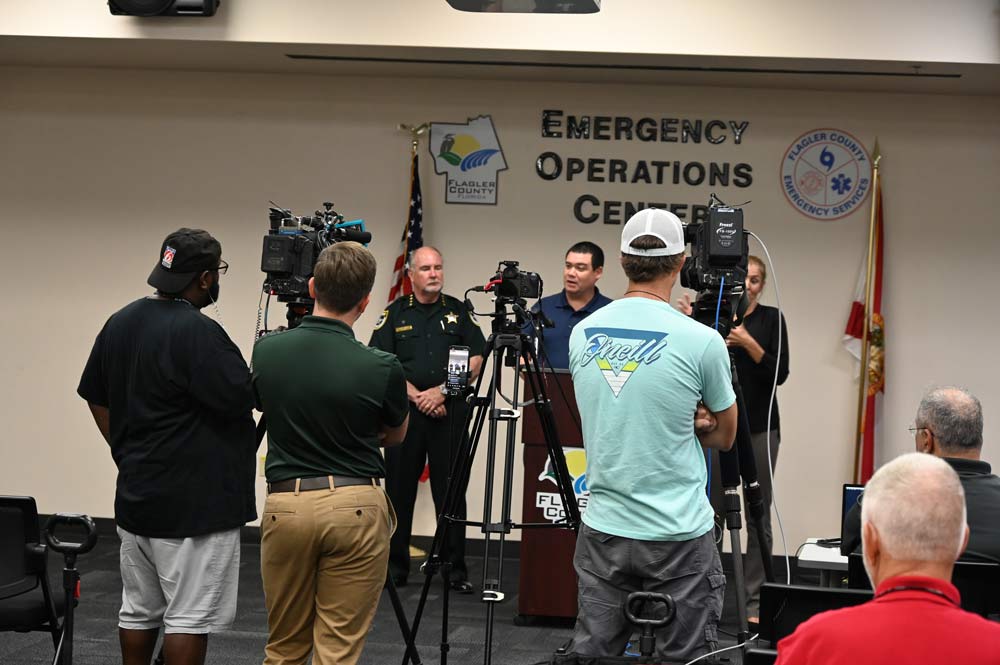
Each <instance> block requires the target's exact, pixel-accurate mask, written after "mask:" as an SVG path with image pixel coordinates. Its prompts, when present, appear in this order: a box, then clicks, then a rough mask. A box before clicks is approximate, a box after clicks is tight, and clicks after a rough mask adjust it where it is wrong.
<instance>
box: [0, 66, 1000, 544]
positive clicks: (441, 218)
mask: <svg viewBox="0 0 1000 665" xmlns="http://www.w3.org/2000/svg"><path fill="white" fill-rule="evenodd" d="M0 89H2V90H4V94H3V95H2V96H0V146H2V149H3V159H2V160H0V202H2V206H3V208H2V213H0V219H2V228H3V232H4V237H5V240H4V243H3V253H2V261H0V279H2V282H3V283H4V284H5V285H6V291H7V302H6V306H5V307H4V308H3V309H2V311H3V330H4V333H3V334H4V342H5V343H4V344H3V348H2V350H0V371H2V373H3V376H4V377H6V381H5V382H4V386H3V388H2V389H0V401H2V403H3V404H4V414H5V418H4V420H5V424H6V426H7V430H8V435H7V436H6V437H4V440H3V443H2V444H0V447H2V453H3V455H2V460H3V462H2V464H0V491H2V492H3V493H10V494H18V493H24V494H33V495H35V496H36V497H37V498H38V501H39V507H40V509H41V510H42V511H46V512H52V511H80V512H86V513H90V514H92V515H95V516H110V515H111V514H112V501H113V493H114V478H115V469H114V466H113V464H112V462H111V459H110V456H109V455H108V451H107V447H106V446H105V444H104V443H103V441H102V440H101V438H100V436H99V435H98V433H97V431H96V429H95V428H94V426H93V423H92V422H91V420H90V416H89V413H88V412H87V409H86V407H85V405H84V404H83V403H82V401H81V400H80V399H79V398H78V397H76V395H75V388H76V383H77V381H78V379H79V374H80V371H81V369H82V366H83V363H84V361H85V359H86V355H87V353H88V351H89V349H90V345H91V343H92V341H93V338H94V336H95V335H96V333H97V331H98V330H99V328H100V326H101V325H102V323H103V322H104V320H105V319H106V318H107V316H108V315H109V314H111V313H112V312H113V311H114V310H116V309H117V308H119V307H121V306H122V305H124V304H125V303H127V302H128V301H129V300H131V299H133V298H136V297H139V296H142V295H144V294H146V293H148V292H149V289H148V287H147V286H146V285H145V277H146V275H147V274H148V271H149V269H150V268H151V266H152V265H153V263H154V260H155V254H156V252H157V251H158V248H159V244H160V241H161V239H162V237H163V236H164V235H165V234H166V233H167V232H169V231H171V230H173V229H174V228H176V227H178V226H181V225H192V226H202V227H205V228H208V229H210V230H211V231H212V232H213V233H215V234H216V235H217V236H218V237H219V238H220V240H221V241H222V243H223V247H224V253H225V257H226V258H227V260H228V261H229V262H230V264H231V265H232V268H231V270H230V273H229V274H228V275H227V276H226V277H225V278H224V283H223V289H222V296H223V297H222V307H223V312H224V323H225V326H226V329H227V330H228V331H229V333H230V335H231V336H232V337H233V338H234V340H235V341H236V342H237V343H238V344H239V345H240V347H241V348H242V349H243V351H244V353H245V354H249V352H250V347H251V343H252V334H253V330H254V324H255V320H256V316H257V310H256V305H257V301H258V293H259V288H260V284H261V279H262V275H261V273H260V272H259V271H258V266H259V257H260V254H259V252H260V243H261V236H262V234H263V233H264V231H265V228H266V213H267V205H268V204H267V201H268V199H274V200H276V201H278V202H280V203H281V204H282V205H285V206H289V207H292V208H293V209H295V210H297V211H302V212H306V211H309V210H312V209H313V208H315V207H316V206H318V205H319V203H320V202H321V201H323V200H326V199H331V198H332V200H334V201H335V202H336V203H337V206H338V208H339V209H340V210H341V211H343V212H344V213H345V214H347V215H349V216H361V217H364V218H365V219H366V220H367V223H368V226H369V228H370V230H371V231H372V232H373V233H374V235H375V238H376V240H375V242H374V243H373V244H372V249H373V251H374V252H375V253H376V256H377V258H378V259H379V265H380V274H379V276H378V278H377V286H376V292H375V294H374V301H375V302H376V303H380V302H383V301H384V299H385V297H386V293H387V291H388V281H389V277H390V270H391V265H392V260H393V258H394V257H395V255H396V253H397V248H398V245H397V241H398V237H399V232H400V230H401V225H402V223H403V220H404V216H405V211H406V191H407V177H408V140H407V137H406V136H403V135H401V134H400V133H398V132H397V131H396V130H395V126H396V124H397V123H399V122H422V121H431V120H434V121H450V122H462V121H464V120H465V118H466V117H468V116H473V115H476V114H479V113H491V114H492V116H493V119H494V122H495V124H496V127H497V130H498V133H499V136H500V141H501V143H502V145H503V148H504V150H505V153H506V159H507V163H508V164H509V166H510V169H509V170H508V171H506V172H503V173H502V174H501V175H500V182H501V184H500V200H499V205H497V206H495V207H492V206H455V205H452V206H448V205H445V204H444V203H443V192H442V189H443V180H442V178H441V177H440V176H436V175H434V174H433V170H432V169H431V168H430V160H429V159H428V158H427V157H428V155H427V154H426V151H424V153H423V154H424V164H423V170H422V176H423V185H424V194H425V219H426V225H427V226H426V240H427V241H428V242H431V243H434V244H436V245H437V246H438V247H440V248H441V249H442V250H443V252H444V255H445V257H446V275H447V276H446V280H447V290H448V291H450V292H451V293H454V294H457V295H460V294H461V292H462V291H463V290H464V289H465V288H467V287H469V286H471V285H473V284H481V283H483V281H484V279H485V278H487V277H488V276H489V275H491V274H492V271H493V269H494V267H495V265H496V261H497V260H499V259H504V258H514V259H518V260H520V261H521V263H522V265H523V266H524V267H525V268H527V269H534V270H538V271H540V272H541V273H542V275H543V277H544V278H545V281H546V285H547V291H548V292H554V291H555V290H557V289H558V288H559V286H558V285H559V282H560V262H561V260H562V253H563V251H564V250H565V248H566V247H567V246H568V245H569V244H571V243H572V242H574V241H576V240H579V239H583V238H589V239H592V240H595V241H597V242H598V243H600V244H601V245H602V246H603V247H604V248H605V250H606V251H607V252H608V253H609V255H611V256H612V257H613V256H614V248H615V247H616V246H617V242H618V234H619V233H620V227H619V226H615V225H604V224H599V223H598V224H593V225H583V224H580V223H579V222H576V221H574V220H573V218H572V215H571V204H572V201H573V199H574V198H575V196H576V195H578V194H579V193H581V192H584V191H591V192H593V193H595V194H596V195H598V196H599V197H601V198H614V199H622V200H664V199H666V200H667V201H673V200H679V201H682V202H694V203H700V202H704V201H705V200H707V197H708V194H709V191H710V190H709V188H707V187H698V188H683V189H671V188H669V187H667V188H656V187H651V186H648V185H621V184H594V185H586V184H577V183H575V182H574V183H567V182H565V181H560V182H554V183H548V182H543V181H542V180H540V179H539V178H538V177H537V176H536V175H535V174H534V171H533V164H534V160H535V158H536V157H537V156H538V154H539V153H540V152H542V151H543V150H548V149H552V150H556V151H558V152H561V153H562V154H563V155H564V156H566V155H579V156H583V157H588V156H615V157H621V158H626V159H630V160H635V159H681V160H689V159H698V160H700V161H711V160H721V161H733V162H736V161H744V162H748V163H751V164H752V165H753V173H754V183H753V186H752V187H750V188H748V189H746V190H737V189H733V188H728V189H727V188H715V189H716V191H718V192H719V193H720V195H721V196H723V198H726V199H728V200H730V201H735V202H739V201H742V200H745V199H751V200H752V203H751V204H749V205H748V206H747V209H746V210H747V213H746V214H747V225H748V227H749V228H750V229H752V230H754V231H755V232H756V233H758V234H759V235H760V236H761V237H763V238H764V239H765V241H766V242H767V243H768V246H769V248H770V251H771V255H772V257H773V258H774V260H775V263H776V266H775V275H776V276H777V280H778V286H779V287H780V289H781V297H782V305H783V306H784V308H785V313H786V317H787V319H788V322H789V331H790V348H791V376H790V378H789V380H788V382H787V383H786V385H785V386H784V387H782V388H781V389H779V400H780V404H781V412H782V425H783V435H784V437H783V438H784V443H783V446H782V450H781V458H780V464H779V468H778V485H777V488H778V498H779V501H780V506H781V508H782V515H783V518H784V523H785V528H786V530H787V533H788V536H789V548H790V550H791V551H794V549H795V547H796V546H797V545H798V544H799V543H800V542H801V541H802V540H803V539H804V538H805V537H806V536H808V535H822V536H831V535H834V534H835V533H836V532H837V529H838V527H839V514H838V510H839V508H838V505H839V498H840V489H839V488H840V484H841V483H843V482H845V481H847V480H849V477H850V475H851V474H850V469H851V463H852V441H853V437H852V434H851V432H852V430H853V427H854V404H855V399H856V388H855V383H854V380H853V378H852V377H853V371H854V366H853V363H852V362H851V361H850V360H849V358H848V356H847V354H846V353H845V352H844V351H843V350H842V349H841V347H840V337H841V333H842V330H843V326H844V322H845V317H846V314H847V308H848V303H849V300H850V299H851V296H852V293H853V289H854V283H855V278H856V274H857V270H858V267H859V262H860V257H861V256H862V255H863V252H864V247H865V243H866V224H867V215H866V214H865V213H864V212H861V213H858V214H855V215H852V216H851V217H848V218H845V219H843V220H840V221H836V222H815V221H811V220H809V219H806V218H804V217H802V216H801V215H799V214H798V213H797V212H796V211H795V210H793V209H792V208H791V207H790V206H789V205H788V203H786V201H785V200H784V197H783V196H782V194H781V191H780V188H779V184H778V178H777V175H778V164H779V161H780V159H781V157H782V154H783V152H784V150H785V149H786V148H787V147H788V145H789V143H790V142H791V141H792V140H793V139H794V138H795V137H796V136H798V135H799V134H800V133H802V132H804V131H806V130H809V129H812V128H814V127H830V126H832V127H840V128H843V129H846V130H848V131H850V132H852V133H854V134H855V135H856V136H858V137H861V138H862V139H864V140H866V141H868V142H871V141H872V140H873V139H874V137H876V136H877V137H878V138H879V140H880V142H881V146H882V150H883V154H884V155H885V157H884V161H883V166H884V178H885V210H886V243H887V244H886V257H885V266H886V290H885V312H886V317H887V321H888V323H887V327H886V330H887V348H888V379H887V393H886V401H885V407H886V408H885V412H884V422H885V435H886V438H885V444H884V447H883V448H882V450H881V451H880V453H879V458H880V459H882V460H884V459H887V458H888V457H891V456H893V455H895V454H897V453H899V452H904V451H907V450H909V449H910V448H911V446H912V441H911V439H910V438H909V437H908V436H907V434H906V432H905V428H906V427H907V425H909V424H910V422H911V421H912V416H913V412H914V410H915V407H916V403H917V401H918V399H919V397H920V394H921V392H922V390H923V389H924V388H925V387H926V386H928V385H930V384H934V383H940V382H947V383H959V384H963V385H966V386H968V387H969V388H971V389H972V390H973V391H974V392H976V393H977V394H978V395H979V396H980V397H981V398H982V401H983V404H984V407H985V409H986V428H987V431H986V441H987V444H986V449H985V453H986V457H987V459H991V458H992V459H993V460H996V461H1000V448H998V444H997V443H996V441H995V439H996V437H997V435H998V433H1000V431H998V430H997V428H996V425H995V417H994V414H996V413H997V410H998V409H1000V389H998V388H997V387H996V384H995V381H994V380H993V379H994V374H995V362H994V361H991V360H990V358H992V357H994V356H995V353H993V352H992V351H991V350H990V346H991V342H992V339H993V337H994V336H995V331H996V329H997V327H998V325H1000V315H998V314H997V313H996V308H995V307H993V306H992V303H991V302H990V299H989V298H988V297H984V296H986V294H989V293H990V288H991V286H992V284H993V283H994V282H995V281H996V279H997V277H998V273H997V270H996V268H995V265H996V263H995V257H996V254H997V252H998V250H1000V241H998V240H997V239H996V234H995V229H994V227H995V223H996V219H997V215H996V201H995V197H994V196H993V195H992V187H993V184H994V183H995V182H996V181H997V179H998V178H1000V162H998V160H997V150H998V148H1000V99H998V98H996V97H975V98H972V97H970V98H949V97H943V96H930V95H927V96H916V95H876V94H850V93H837V94H833V93H821V92H794V91H773V90H769V91H763V90H748V89H718V88H687V89H685V88H668V87H657V86H612V85H602V86H593V85H583V84H574V85H569V84H556V83H544V84H543V83H537V84H520V83H511V82H494V81H487V82H476V81H454V80H449V81H444V80H402V79H362V78H341V79H333V78H310V77H290V76H267V75H225V74H180V73H169V72H137V71H93V70H45V69H0ZM544 108H561V109H564V110H565V111H566V112H570V113H571V112H576V113H592V114H597V113H601V114H609V115H614V114H623V115H631V116H633V117H639V116H643V115H650V116H653V117H660V116H679V117H692V118H709V117H716V116H719V117H722V118H733V119H746V120H748V121H749V122H750V128H749V129H748V130H747V132H746V135H745V137H744V142H743V144H742V145H740V146H734V145H733V144H732V142H730V141H727V142H726V143H725V144H722V145H720V146H709V145H705V144H702V145H700V146H695V145H680V144H676V145H668V144H661V143H648V144H647V143H614V142H601V143H598V142H581V143H570V142H565V141H563V142H559V141H553V140H543V139H542V138H541V136H540V127H539V125H540V123H539V120H540V113H541V110H542V109H544ZM623 286H624V279H623V276H622V274H621V272H620V270H619V269H617V268H616V267H615V266H614V264H613V259H612V264H611V265H609V267H608V270H607V274H606V276H605V278H604V279H603V281H602V282H601V287H602V289H604V290H605V291H606V292H608V293H609V294H611V295H616V294H620V292H621V291H622V287H623ZM772 286H773V285H772ZM773 296H774V290H773V289H771V290H770V291H769V293H768V300H769V301H771V302H773ZM372 309H373V311H371V312H369V313H367V314H366V315H365V316H364V317H363V318H362V319H361V321H360V322H359V323H358V326H357V333H358V336H359V337H360V338H362V339H367V337H368V335H369V333H370V331H371V327H372V326H373V324H374V321H375V319H376V318H377V316H378V311H377V310H378V309H379V308H377V307H375V308H372ZM280 315H281V312H280V310H279V311H278V312H277V316H275V312H273V311H272V324H276V323H277V320H278V319H280ZM303 362H308V359H303ZM518 459H520V456H518ZM482 466H483V460H482V459H480V460H479V463H478V464H477V468H476V470H475V471H474V477H473V481H472V484H471V487H472V488H473V489H472V490H471V491H470V502H469V503H470V513H471V514H472V515H478V514H479V512H480V510H481V508H480V507H481V505H482V504H481V497H480V496H479V495H478V494H477V491H476V489H475V488H477V487H482V484H483V480H482V478H483V470H482ZM260 490H261V487H260V486H259V487H258V500H259V501H262V495H263V492H262V491H260ZM422 491H425V490H422ZM515 496H516V497H519V496H520V474H519V476H518V481H517V487H516V490H515ZM421 501H423V502H424V504H423V505H424V506H428V505H429V501H427V497H426V496H424V497H422V499H421ZM515 504H516V505H518V506H519V504H520V500H519V499H517V500H516V501H515ZM418 521H419V524H418V528H417V532H418V533H429V532H430V530H431V529H432V524H433V522H432V515H431V513H430V510H429V509H427V508H425V509H424V510H423V512H422V513H421V516H420V519H419V520H418Z"/></svg>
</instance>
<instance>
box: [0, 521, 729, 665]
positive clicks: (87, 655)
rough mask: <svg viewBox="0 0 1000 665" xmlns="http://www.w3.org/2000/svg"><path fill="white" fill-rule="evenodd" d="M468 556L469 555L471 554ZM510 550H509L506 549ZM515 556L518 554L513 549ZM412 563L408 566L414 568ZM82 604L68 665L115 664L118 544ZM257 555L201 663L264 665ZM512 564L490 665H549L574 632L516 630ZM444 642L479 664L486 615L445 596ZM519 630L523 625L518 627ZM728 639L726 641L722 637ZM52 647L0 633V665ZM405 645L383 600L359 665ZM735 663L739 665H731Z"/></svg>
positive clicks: (92, 574)
mask: <svg viewBox="0 0 1000 665" xmlns="http://www.w3.org/2000/svg"><path fill="white" fill-rule="evenodd" d="M472 549H474V548H473V547H470V550H472ZM512 549H513V548H512ZM514 551H515V552H516V549H514ZM468 562H469V569H470V579H472V580H477V579H479V576H480V573H479V571H480V570H481V561H480V559H478V558H477V557H475V556H470V557H468ZM416 564H417V562H415V563H414V565H416ZM49 567H50V572H51V579H52V586H53V590H54V591H55V590H59V589H61V587H60V585H61V582H60V579H61V573H60V570H61V568H62V558H61V557H57V556H55V555H51V556H50V559H49ZM78 567H79V569H80V571H81V585H82V597H81V599H80V604H79V607H78V608H77V610H76V614H75V617H76V630H75V640H74V656H75V657H74V663H76V664H77V665H113V664H116V663H120V662H121V656H120V653H119V649H118V636H117V612H118V607H119V604H120V601H121V578H120V576H119V572H118V540H117V538H116V537H115V536H114V535H103V536H102V538H101V540H100V541H99V543H98V545H97V547H96V548H95V549H94V550H93V551H92V552H90V553H89V554H86V555H83V556H82V557H81V558H80V561H79V563H78ZM259 568H260V547H259V546H258V545H257V544H256V543H254V542H252V541H251V542H244V543H243V547H242V555H241V562H240V591H239V601H238V609H237V615H236V621H235V623H234V625H233V627H232V629H231V630H229V631H227V632H225V633H221V634H217V635H213V636H212V637H211V638H210V640H209V646H208V659H207V662H208V663H211V664H218V665H230V664H233V665H235V664H237V663H238V664H240V665H250V664H253V663H260V662H261V661H262V660H263V651H264V643H265V641H266V638H267V617H266V614H265V611H264V601H263V592H262V590H261V582H260V570H259ZM517 575H518V562H517V560H516V559H511V560H508V561H507V562H506V563H505V568H504V591H505V592H506V594H507V599H506V600H505V601H504V602H503V603H500V604H499V605H498V606H497V608H496V618H495V622H494V650H493V662H494V663H495V664H496V665H527V664H529V663H537V662H540V661H543V660H547V659H548V657H549V656H550V655H551V654H552V653H553V651H554V650H555V649H556V648H557V647H559V646H560V645H561V644H563V643H564V642H565V641H566V640H567V639H569V637H570V635H571V634H572V629H571V627H570V626H569V625H567V624H566V623H563V625H559V624H558V623H555V624H553V623H551V622H550V623H548V624H538V625H520V626H519V625H515V621H514V615H515V613H516V611H517ZM422 580H423V576H422V575H420V574H419V573H417V572H416V571H414V572H413V573H412V574H411V576H410V584H409V585H408V586H406V587H405V588H403V589H400V596H401V599H402V602H403V605H404V607H405V608H406V612H407V616H408V617H409V618H410V619H411V620H412V617H413V613H414V611H415V609H416V606H417V600H418V598H419V595H420V591H421V587H420V584H419V583H420V582H422ZM731 587H732V585H731V584H730V585H728V586H727V594H726V607H725V610H724V612H723V623H722V625H721V626H720V629H721V630H722V631H723V634H722V635H721V637H722V639H723V640H724V642H723V645H724V646H728V645H731V644H734V643H735V641H734V639H733V637H732V635H733V634H734V633H735V623H736V619H735V616H736V615H735V602H734V598H733V593H732V589H731ZM440 588H441V587H440V584H439V583H437V582H435V584H434V585H433V587H432V592H431V594H430V596H429V602H428V605H427V610H426V611H425V615H424V618H423V622H422V625H421V628H420V632H419V635H418V640H417V648H418V651H419V654H420V657H421V660H422V662H423V663H426V664H427V665H435V664H437V663H440V651H439V644H440V633H441V605H440V593H441V592H440ZM450 599H451V608H450V609H451V611H450V625H449V632H448V638H449V641H450V643H451V651H450V652H449V655H448V662H449V663H454V664H456V665H465V664H473V663H482V662H483V652H484V642H485V625H486V621H485V618H486V609H485V606H484V605H483V603H481V602H480V601H479V596H478V594H474V595H457V594H451V595H450ZM519 623H523V622H519ZM726 633H728V635H727V634H726ZM52 656H53V648H52V642H51V639H50V637H49V636H48V634H46V633H30V634H19V633H0V664H2V665H21V664H25V665H27V664H33V663H51V661H52ZM402 656H403V639H402V637H401V634H400V630H399V625H398V623H397V622H396V618H395V615H394V613H393V611H392V606H391V604H390V602H389V597H388V595H387V594H386V593H383V594H382V600H381V602H380V604H379V609H378V614H377V615H376V617H375V623H374V625H373V627H372V630H371V633H370V635H369V638H368V642H367V644H366V646H365V651H364V654H363V656H362V658H361V663H362V665H392V664H395V663H400V662H402ZM736 662H738V661H736Z"/></svg>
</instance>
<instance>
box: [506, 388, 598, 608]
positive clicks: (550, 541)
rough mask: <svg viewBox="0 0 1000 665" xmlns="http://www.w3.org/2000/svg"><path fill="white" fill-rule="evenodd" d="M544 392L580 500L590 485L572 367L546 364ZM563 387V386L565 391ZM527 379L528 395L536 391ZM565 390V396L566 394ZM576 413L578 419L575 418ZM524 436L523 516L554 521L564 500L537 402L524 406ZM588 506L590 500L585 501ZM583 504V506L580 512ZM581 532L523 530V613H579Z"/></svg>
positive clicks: (532, 520) (525, 519)
mask: <svg viewBox="0 0 1000 665" xmlns="http://www.w3.org/2000/svg"><path fill="white" fill-rule="evenodd" d="M542 377H543V379H544V380H545V391H546V393H547V394H548V397H549V400H550V401H551V402H552V411H553V414H554V415H555V421H556V429H557V431H558V435H559V439H560V441H559V444H560V445H561V446H562V447H563V452H564V453H565V454H566V465H567V466H568V467H569V471H570V478H571V479H572V482H573V488H574V491H575V492H576V494H577V500H578V501H579V499H580V494H581V493H582V492H584V491H585V490H586V468H587V466H586V456H585V454H584V452H583V434H582V433H581V432H580V428H579V427H578V426H577V424H576V423H577V422H579V420H580V416H579V414H578V413H577V408H576V396H575V394H574V392H573V381H572V380H571V378H570V375H569V370H564V369H546V370H545V371H544V372H543V374H542ZM560 388H561V390H560ZM530 392H531V391H530V390H529V389H528V387H527V384H526V383H525V395H524V400H525V401H527V400H530V399H531V398H532V395H530V394H529V393H530ZM564 395H565V398H564V397H563V396H564ZM574 418H575V420H574ZM521 441H522V442H523V443H524V494H523V496H522V506H521V521H522V522H525V523H544V522H554V521H555V520H556V519H558V518H559V516H561V514H562V500H561V497H560V495H559V487H558V486H557V485H556V482H555V476H554V475H553V474H552V470H551V468H550V464H549V459H548V451H547V448H546V445H545V436H544V434H543V433H542V426H541V422H540V421H539V418H538V413H537V411H536V410H535V407H534V406H533V405H530V406H526V407H524V408H523V409H522V423H521ZM584 505H585V503H584ZM582 509H583V506H581V511H582ZM575 548H576V533H575V532H573V531H572V530H570V529H544V528H543V529H523V530H522V531H521V577H520V581H519V586H518V591H519V593H518V603H517V611H518V614H519V615H521V616H522V617H536V616H537V617H565V618H575V617H576V614H577V605H576V586H577V581H576V573H575V572H574V571H573V551H574V549H575Z"/></svg>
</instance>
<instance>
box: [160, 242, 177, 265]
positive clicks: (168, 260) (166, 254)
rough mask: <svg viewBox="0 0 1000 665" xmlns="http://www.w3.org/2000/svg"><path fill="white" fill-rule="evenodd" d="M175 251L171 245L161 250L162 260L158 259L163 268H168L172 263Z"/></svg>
mask: <svg viewBox="0 0 1000 665" xmlns="http://www.w3.org/2000/svg"><path fill="white" fill-rule="evenodd" d="M176 253H177V250H176V249H174V248H173V247H167V248H166V249H164V250H163V260H162V261H160V263H161V264H162V265H163V267H164V268H166V269H168V270H169V269H170V266H172V265H173V264H174V255H175V254H176Z"/></svg>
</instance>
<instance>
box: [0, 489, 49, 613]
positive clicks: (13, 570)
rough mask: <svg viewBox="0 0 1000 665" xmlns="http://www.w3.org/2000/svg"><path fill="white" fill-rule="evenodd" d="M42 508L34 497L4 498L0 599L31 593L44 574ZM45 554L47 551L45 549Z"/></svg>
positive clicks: (0, 500)
mask: <svg viewBox="0 0 1000 665" xmlns="http://www.w3.org/2000/svg"><path fill="white" fill-rule="evenodd" d="M39 531H40V529H39V524H38V509H37V508H36V507H35V500H34V499H33V498H31V497H30V496H0V599H3V598H10V597H13V596H17V595H19V594H22V593H25V592H26V591H31V590H32V589H34V588H35V587H37V586H38V584H39V575H41V574H44V571H45V567H44V560H42V559H41V557H40V556H38V553H39V548H41V545H40V542H39ZM42 551H44V550H42Z"/></svg>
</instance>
